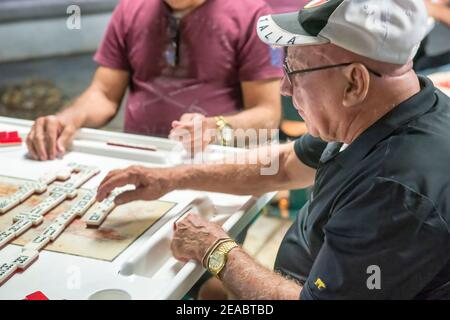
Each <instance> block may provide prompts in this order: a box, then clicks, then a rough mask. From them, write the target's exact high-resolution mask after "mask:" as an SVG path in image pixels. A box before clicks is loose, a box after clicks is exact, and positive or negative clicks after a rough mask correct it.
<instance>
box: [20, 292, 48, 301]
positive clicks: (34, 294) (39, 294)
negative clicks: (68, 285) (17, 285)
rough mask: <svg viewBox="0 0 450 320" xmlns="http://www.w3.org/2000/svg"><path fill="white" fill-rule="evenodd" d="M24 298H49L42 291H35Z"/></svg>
mask: <svg viewBox="0 0 450 320" xmlns="http://www.w3.org/2000/svg"><path fill="white" fill-rule="evenodd" d="M24 300H49V299H48V298H47V296H46V295H45V294H43V293H42V292H41V291H36V292H33V293H32V294H29V295H27V296H26V297H25V299H24Z"/></svg>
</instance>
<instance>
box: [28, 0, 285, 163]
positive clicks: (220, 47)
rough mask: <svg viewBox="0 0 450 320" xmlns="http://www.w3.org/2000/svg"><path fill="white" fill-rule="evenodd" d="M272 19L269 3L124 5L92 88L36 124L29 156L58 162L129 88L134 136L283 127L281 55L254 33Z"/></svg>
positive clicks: (220, 0) (140, 0)
mask: <svg viewBox="0 0 450 320" xmlns="http://www.w3.org/2000/svg"><path fill="white" fill-rule="evenodd" d="M267 13H270V9H269V6H268V5H267V4H266V3H265V2H264V1H263V0H239V1H228V0H122V1H121V2H120V3H119V5H118V6H117V8H116V10H115V11H114V13H113V16H112V19H111V21H110V24H109V27H108V29H107V31H106V35H105V37H104V39H103V41H102V43H101V45H100V47H99V49H98V51H97V53H96V54H95V57H94V60H95V61H96V62H97V63H98V64H99V67H98V69H97V71H96V73H95V75H94V79H93V81H92V83H91V85H90V86H89V88H88V89H87V90H86V91H85V92H84V93H83V94H82V95H81V96H80V97H79V98H78V99H77V100H76V101H75V102H74V103H73V104H72V105H71V106H69V107H68V108H67V109H65V110H64V111H62V112H60V113H58V114H57V115H54V116H48V117H42V118H39V119H37V120H36V122H35V124H34V126H33V127H32V129H31V131H30V134H29V136H28V139H27V145H28V149H29V151H30V155H31V157H33V158H34V159H36V160H51V159H54V158H55V157H56V156H58V155H61V154H63V153H64V152H65V149H66V147H67V145H68V144H69V143H70V141H71V139H72V137H73V135H74V133H75V131H76V130H77V129H78V128H81V127H84V126H86V127H101V126H103V125H105V124H106V123H107V122H108V121H109V120H110V119H111V118H113V117H114V115H115V114H116V113H117V111H118V108H119V106H120V102H121V100H122V99H123V97H124V95H125V92H126V89H127V88H129V96H128V100H127V104H126V112H125V131H126V132H129V133H137V134H146V135H153V136H164V137H167V136H168V135H169V134H171V135H172V136H177V135H178V136H179V135H181V134H182V133H186V132H188V133H192V132H193V130H194V123H195V121H194V120H196V121H198V122H199V123H201V124H202V129H203V132H204V131H205V130H207V129H212V130H216V129H218V127H220V128H222V129H223V127H225V126H226V127H228V126H230V127H232V128H235V129H237V128H242V129H249V128H255V129H264V128H276V127H277V126H278V123H279V120H280V114H281V107H280V91H279V79H280V78H281V77H282V71H281V68H280V67H281V64H282V54H280V51H279V50H276V49H272V48H270V47H269V46H267V45H265V44H263V43H261V41H260V40H259V39H258V37H257V35H256V33H255V31H254V30H255V25H256V20H257V18H258V17H259V16H261V15H264V14H267ZM175 120H177V121H175ZM196 139H197V140H198V137H193V136H192V135H190V140H188V142H189V143H192V141H195V140H196ZM202 139H203V137H202ZM206 142H210V141H209V140H208V141H206Z"/></svg>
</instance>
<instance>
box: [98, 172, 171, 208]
mask: <svg viewBox="0 0 450 320" xmlns="http://www.w3.org/2000/svg"><path fill="white" fill-rule="evenodd" d="M170 181H171V178H170V171H169V170H168V169H151V168H145V167H141V166H131V167H128V168H126V169H122V170H113V171H111V172H110V173H108V175H107V176H106V177H105V179H103V181H102V182H101V183H100V186H99V187H98V191H97V201H103V199H105V198H106V197H107V196H108V194H109V193H110V192H111V191H113V190H114V189H115V188H117V187H122V186H125V185H127V184H132V185H134V186H136V189H135V190H131V191H126V192H123V193H122V194H120V195H118V196H117V197H116V198H115V201H114V202H115V203H116V204H117V205H120V204H124V203H127V202H131V201H136V200H149V201H150V200H156V199H159V198H160V197H162V196H163V195H165V194H166V193H168V192H170V191H172V189H171V187H170V185H171V183H170Z"/></svg>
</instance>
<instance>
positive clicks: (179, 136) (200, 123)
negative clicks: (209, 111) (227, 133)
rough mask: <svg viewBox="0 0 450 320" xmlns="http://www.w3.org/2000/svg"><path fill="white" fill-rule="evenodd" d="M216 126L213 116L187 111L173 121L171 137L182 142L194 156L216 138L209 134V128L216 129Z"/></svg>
mask: <svg viewBox="0 0 450 320" xmlns="http://www.w3.org/2000/svg"><path fill="white" fill-rule="evenodd" d="M215 126H216V124H215V122H214V119H212V118H206V117H205V116H204V115H202V114H200V113H186V114H184V115H182V116H181V118H180V120H179V121H173V122H172V131H171V132H170V135H169V138H170V139H172V140H177V141H180V142H182V143H183V146H184V148H185V149H186V151H187V152H188V153H189V154H190V155H191V156H193V155H195V153H197V152H201V151H203V150H204V149H205V148H206V147H207V146H208V144H210V143H211V142H212V141H213V140H214V137H213V136H211V135H210V134H208V132H209V131H210V130H208V129H215Z"/></svg>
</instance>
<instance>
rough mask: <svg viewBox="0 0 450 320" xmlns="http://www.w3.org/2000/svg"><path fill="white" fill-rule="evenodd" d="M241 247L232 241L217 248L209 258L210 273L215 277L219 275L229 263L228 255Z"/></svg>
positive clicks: (225, 242)
mask: <svg viewBox="0 0 450 320" xmlns="http://www.w3.org/2000/svg"><path fill="white" fill-rule="evenodd" d="M238 246H239V245H238V244H237V243H236V242H234V241H233V240H232V239H229V240H227V241H224V242H222V243H221V244H220V245H219V246H217V248H215V249H214V250H213V251H212V252H211V253H210V254H209V257H208V271H209V272H210V273H211V274H212V275H213V276H215V277H217V278H219V274H220V272H221V271H222V269H223V268H224V267H225V264H226V263H227V257H228V253H229V252H230V251H231V250H233V249H234V248H237V247H238Z"/></svg>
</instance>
